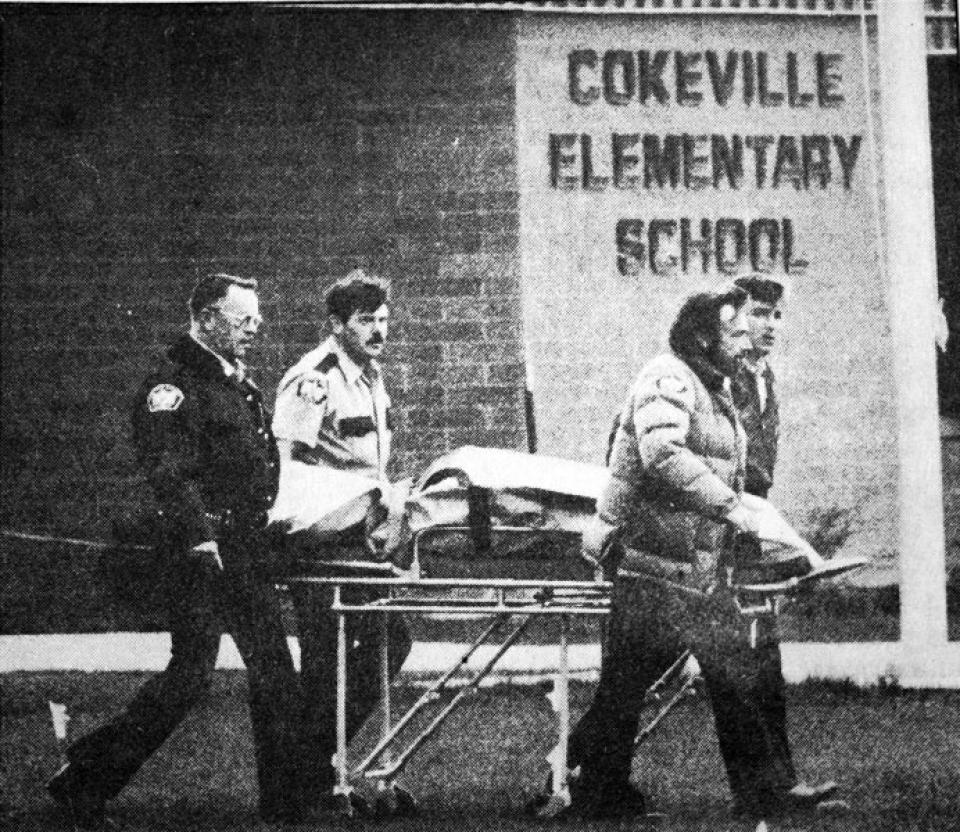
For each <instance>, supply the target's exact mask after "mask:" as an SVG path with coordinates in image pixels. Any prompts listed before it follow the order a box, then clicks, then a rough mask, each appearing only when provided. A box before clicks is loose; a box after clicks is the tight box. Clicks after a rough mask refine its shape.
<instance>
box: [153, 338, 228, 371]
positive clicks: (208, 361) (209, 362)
mask: <svg viewBox="0 0 960 832" xmlns="http://www.w3.org/2000/svg"><path fill="white" fill-rule="evenodd" d="M167 354H168V355H169V357H170V358H171V359H172V360H173V361H176V362H177V363H178V364H183V365H185V366H187V367H192V368H193V369H195V370H199V371H200V372H202V373H204V374H205V375H208V376H210V377H212V378H232V377H233V376H236V375H237V365H234V364H231V363H230V362H229V361H227V359H225V358H224V357H223V356H222V355H218V354H217V353H215V352H214V351H213V350H212V349H210V348H209V347H208V346H206V344H201V343H200V342H199V341H198V340H197V339H196V338H194V337H193V336H192V335H189V334H187V335H184V336H183V337H182V338H180V339H179V340H178V341H177V342H176V343H175V344H174V345H173V346H172V347H170V349H169V350H168V352H167ZM237 364H238V365H239V366H240V367H241V368H243V364H241V363H240V362H237ZM244 369H245V368H244Z"/></svg>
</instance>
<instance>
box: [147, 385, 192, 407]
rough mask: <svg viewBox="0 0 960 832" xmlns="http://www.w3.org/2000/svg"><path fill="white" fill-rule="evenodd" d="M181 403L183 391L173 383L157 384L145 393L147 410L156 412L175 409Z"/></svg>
mask: <svg viewBox="0 0 960 832" xmlns="http://www.w3.org/2000/svg"><path fill="white" fill-rule="evenodd" d="M181 404H183V391H182V390H181V389H180V388H179V387H176V386H174V385H173V384H158V385H157V386H156V387H154V388H153V389H152V390H151V391H150V392H149V393H148V394H147V410H149V411H150V412H151V413H158V412H161V411H164V410H176V409H177V408H178V407H180V405H181Z"/></svg>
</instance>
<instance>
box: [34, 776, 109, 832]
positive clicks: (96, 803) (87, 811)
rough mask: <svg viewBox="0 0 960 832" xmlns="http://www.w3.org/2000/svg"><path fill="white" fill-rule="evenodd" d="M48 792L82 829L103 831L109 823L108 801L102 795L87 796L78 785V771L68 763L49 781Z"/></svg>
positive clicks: (73, 822)
mask: <svg viewBox="0 0 960 832" xmlns="http://www.w3.org/2000/svg"><path fill="white" fill-rule="evenodd" d="M47 791H48V792H49V793H50V796H51V797H52V798H53V799H54V800H55V801H56V802H57V804H58V805H59V806H60V807H61V808H62V809H63V810H64V811H65V812H66V813H67V815H68V816H69V819H70V822H71V823H72V824H73V825H74V826H76V827H78V828H80V829H102V828H104V827H107V826H109V824H108V822H107V808H106V803H107V802H106V800H105V799H104V798H103V797H102V796H100V795H91V794H85V793H84V792H83V791H82V790H81V789H80V787H79V785H78V783H77V771H76V768H75V767H74V766H73V765H72V764H71V763H66V764H65V765H63V766H62V767H61V769H60V770H59V771H58V772H57V773H56V774H54V775H53V777H51V778H50V779H49V780H48V781H47Z"/></svg>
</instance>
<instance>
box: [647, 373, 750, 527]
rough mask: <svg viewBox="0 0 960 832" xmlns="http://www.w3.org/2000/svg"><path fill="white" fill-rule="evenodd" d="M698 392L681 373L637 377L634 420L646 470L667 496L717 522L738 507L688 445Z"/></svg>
mask: <svg viewBox="0 0 960 832" xmlns="http://www.w3.org/2000/svg"><path fill="white" fill-rule="evenodd" d="M695 406H696V391H695V390H694V388H693V385H692V383H691V381H690V379H688V378H685V377H684V375H683V374H681V373H679V372H670V371H661V372H658V373H654V374H650V375H647V376H641V377H640V378H639V379H638V380H637V384H636V387H635V389H634V407H633V421H634V428H635V431H636V441H637V445H638V451H639V455H640V460H641V463H642V465H643V469H644V471H645V472H646V473H647V474H648V475H649V476H651V477H652V478H653V479H655V480H660V481H661V482H663V483H664V484H665V485H667V486H668V487H669V488H670V490H671V491H674V492H677V493H680V494H682V495H683V498H684V504H685V505H684V507H685V508H689V509H690V510H692V511H695V512H697V513H698V514H702V515H704V516H707V517H710V518H713V519H717V520H719V519H721V518H723V517H724V516H725V515H726V514H727V513H728V512H729V511H730V510H731V509H732V508H734V506H736V505H737V503H738V497H737V495H736V492H735V491H734V490H733V489H732V488H730V487H729V486H728V485H727V484H726V483H724V482H723V480H722V479H720V477H718V476H717V475H716V474H715V473H714V472H713V470H712V469H711V468H710V466H709V465H707V463H706V462H705V461H704V460H703V459H702V458H701V457H700V456H698V455H697V454H695V453H694V452H693V451H691V450H690V448H689V446H688V441H687V440H688V436H689V432H690V417H691V415H692V414H693V412H694V408H695Z"/></svg>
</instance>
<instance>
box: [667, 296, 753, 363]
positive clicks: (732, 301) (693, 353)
mask: <svg viewBox="0 0 960 832" xmlns="http://www.w3.org/2000/svg"><path fill="white" fill-rule="evenodd" d="M746 302H747V293H746V291H745V290H743V289H741V288H740V287H739V286H731V285H727V286H724V287H723V288H722V289H719V290H718V291H715V292H697V293H696V294H694V295H690V297H688V298H687V299H686V300H685V301H684V302H683V306H681V307H680V311H679V312H678V313H677V317H676V320H675V321H674V322H673V326H671V327H670V342H669V343H670V349H671V350H673V351H674V352H675V353H676V354H677V355H679V356H680V357H681V358H698V357H703V356H704V354H705V353H706V352H708V351H709V346H712V345H713V344H715V343H716V342H717V339H718V338H719V337H720V310H721V309H722V308H723V307H724V306H732V307H733V308H734V309H737V310H739V309H742V308H743V306H744V304H745V303H746ZM697 336H702V337H705V338H706V339H707V342H708V344H709V346H708V347H707V348H704V347H703V346H702V345H701V344H700V343H699V341H698V340H697Z"/></svg>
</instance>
